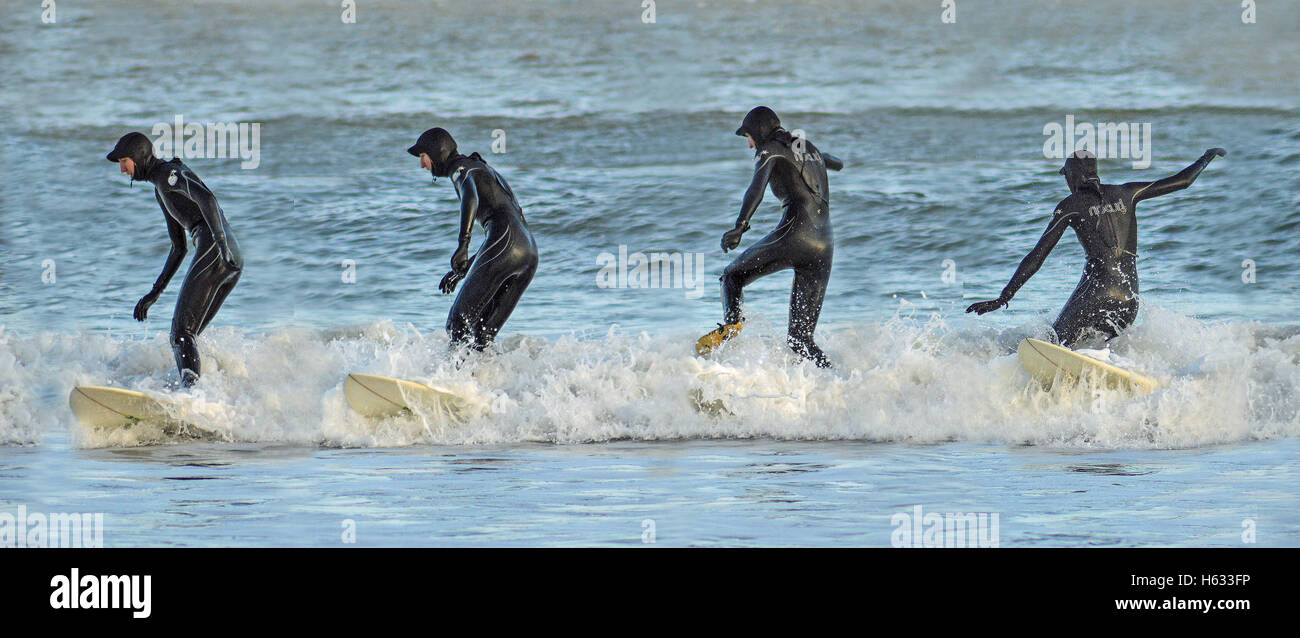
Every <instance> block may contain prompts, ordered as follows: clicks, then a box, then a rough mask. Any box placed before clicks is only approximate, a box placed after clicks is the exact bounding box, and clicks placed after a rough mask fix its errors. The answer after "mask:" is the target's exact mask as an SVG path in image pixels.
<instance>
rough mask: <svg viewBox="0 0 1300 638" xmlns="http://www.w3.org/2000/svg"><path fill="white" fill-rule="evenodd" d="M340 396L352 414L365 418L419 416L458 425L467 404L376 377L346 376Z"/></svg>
mask: <svg viewBox="0 0 1300 638" xmlns="http://www.w3.org/2000/svg"><path fill="white" fill-rule="evenodd" d="M343 396H344V397H346V398H347V400H348V405H350V406H352V409H353V410H355V411H356V412H357V413H358V414H361V415H364V416H368V417H393V416H401V415H409V414H417V413H418V414H420V415H421V416H425V417H437V418H446V419H447V420H448V421H450V422H452V423H457V424H459V423H463V422H464V421H465V418H466V417H467V416H468V414H467V412H468V409H467V408H468V405H467V403H468V402H467V401H466V400H465V399H464V398H463V397H461V396H460V395H459V394H457V393H455V392H452V391H451V390H448V389H446V388H438V387H433V386H429V385H426V384H423V383H419V382H416V381H407V380H405V379H394V378H392V377H382V376H379V375H375V374H361V373H359V372H354V373H352V374H349V375H348V378H347V379H345V380H344V381H343Z"/></svg>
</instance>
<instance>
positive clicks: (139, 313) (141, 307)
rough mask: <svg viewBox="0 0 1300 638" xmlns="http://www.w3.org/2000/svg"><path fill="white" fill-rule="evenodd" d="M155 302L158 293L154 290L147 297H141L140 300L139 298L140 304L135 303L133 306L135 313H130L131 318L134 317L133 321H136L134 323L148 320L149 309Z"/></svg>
mask: <svg viewBox="0 0 1300 638" xmlns="http://www.w3.org/2000/svg"><path fill="white" fill-rule="evenodd" d="M155 301H158V291H156V290H155V291H153V292H150V293H149V294H147V295H145V296H143V297H141V298H140V303H137V304H136V305H135V312H134V313H132V316H134V317H135V320H136V321H144V320H145V319H148V318H149V307H150V306H152V305H153V302H155Z"/></svg>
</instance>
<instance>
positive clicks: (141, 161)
mask: <svg viewBox="0 0 1300 638" xmlns="http://www.w3.org/2000/svg"><path fill="white" fill-rule="evenodd" d="M107 158H108V161H110V162H117V161H120V160H122V159H124V158H130V160H131V161H132V162H135V171H134V172H133V173H132V175H131V179H133V180H144V178H145V176H146V175H148V174H149V169H151V168H153V165H154V163H155V162H157V161H158V159H157V158H156V157H154V154H153V142H151V141H149V138H148V137H147V136H146V135H145V134H144V133H140V132H138V131H132V132H130V133H127V134H126V135H123V136H122V137H121V139H119V140H117V146H114V147H113V150H112V152H110V153H109V154H108V156H107Z"/></svg>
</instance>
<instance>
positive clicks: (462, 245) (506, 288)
mask: <svg viewBox="0 0 1300 638" xmlns="http://www.w3.org/2000/svg"><path fill="white" fill-rule="evenodd" d="M449 166H450V172H451V182H452V184H454V185H455V186H456V192H457V193H458V194H459V195H460V233H459V243H458V246H457V250H456V255H457V257H453V258H452V263H453V266H452V268H453V271H452V273H450V274H448V276H447V278H448V279H449V280H451V283H450V287H451V288H452V289H454V288H455V282H456V281H459V279H460V278H461V277H464V278H465V284H464V286H463V287H462V288H461V289H460V293H459V294H458V295H456V301H455V303H453V304H452V306H451V312H450V314H448V316H447V331H448V332H449V333H450V334H451V339H452V342H453V343H463V344H467V345H470V346H471V347H474V348H476V349H482V348H484V347H486V346H487V345H488V344H490V343H492V340H493V339H495V338H496V335H497V333H498V332H500V331H501V327H502V326H503V325H505V323H506V320H507V319H509V318H510V313H512V312H514V309H515V305H516V304H518V303H519V298H520V296H522V295H523V294H524V289H526V288H527V287H528V284H529V283H531V282H532V280H533V275H534V274H535V273H536V272H537V244H536V243H535V242H534V241H533V233H532V231H530V230H529V229H528V223H527V222H526V221H525V220H524V211H523V209H522V208H521V207H520V206H519V200H517V199H516V198H515V194H514V191H512V190H510V185H509V184H507V183H506V180H505V178H503V177H501V175H500V174H499V173H497V172H496V171H495V170H493V168H492V167H491V166H488V164H487V162H486V161H484V160H483V158H482V157H480V156H479V154H478V153H474V154H472V155H470V156H468V157H466V156H459V157H457V158H455V159H453V160H451V162H450V163H449ZM475 219H477V220H478V221H479V223H480V224H481V225H482V226H483V228H484V229H485V230H487V238H486V239H484V240H483V243H482V244H481V245H480V246H479V250H478V253H476V254H475V255H474V257H472V258H469V260H468V261H469V265H468V272H466V271H465V270H463V269H462V270H460V271H459V272H458V271H457V270H456V268H457V261H458V257H461V256H464V255H466V254H468V250H469V240H470V234H471V231H472V230H473V225H474V220H475ZM461 263H462V264H464V261H461ZM462 268H465V266H464V265H462ZM443 290H444V291H447V292H450V290H449V288H448V286H447V280H444V284H443Z"/></svg>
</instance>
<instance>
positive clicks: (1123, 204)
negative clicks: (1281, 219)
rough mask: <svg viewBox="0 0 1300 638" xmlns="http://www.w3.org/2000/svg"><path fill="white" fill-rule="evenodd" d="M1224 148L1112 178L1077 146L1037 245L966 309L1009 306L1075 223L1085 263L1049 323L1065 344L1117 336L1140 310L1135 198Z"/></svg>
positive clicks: (1194, 169) (1175, 187) (1193, 171)
mask: <svg viewBox="0 0 1300 638" xmlns="http://www.w3.org/2000/svg"><path fill="white" fill-rule="evenodd" d="M1224 155H1227V152H1226V151H1224V150H1223V149H1221V148H1212V149H1210V150H1208V151H1206V152H1205V154H1204V155H1202V156H1201V157H1200V158H1199V159H1197V160H1196V161H1195V162H1192V165H1191V166H1188V167H1187V168H1184V169H1183V170H1181V171H1179V172H1178V173H1177V174H1176V175H1171V176H1169V177H1166V178H1164V179H1159V180H1156V181H1154V182H1129V183H1127V184H1121V185H1115V184H1103V183H1101V178H1100V177H1098V176H1097V158H1096V157H1095V156H1094V155H1093V154H1092V153H1090V152H1088V151H1076V152H1075V153H1074V154H1073V155H1071V156H1070V157H1069V158H1068V159H1066V160H1065V166H1064V167H1063V168H1062V169H1061V171H1060V173H1061V174H1062V175H1064V176H1065V183H1066V185H1067V186H1069V188H1070V195H1069V196H1068V197H1066V198H1065V199H1063V200H1061V203H1059V204H1057V205H1056V211H1055V212H1053V213H1052V219H1051V221H1050V222H1049V223H1048V225H1047V230H1046V231H1045V232H1044V233H1043V236H1042V237H1041V238H1040V239H1039V240H1038V245H1036V246H1034V249H1033V250H1032V251H1030V253H1029V255H1027V256H1026V257H1025V258H1024V259H1023V260H1022V261H1021V262H1020V267H1019V268H1017V269H1016V273H1015V275H1013V276H1012V277H1011V281H1010V283H1008V284H1007V285H1006V288H1004V289H1003V290H1002V294H1001V295H1000V296H999V297H998V298H997V299H993V300H990V301H981V302H979V303H974V304H971V306H970V307H969V308H967V309H966V312H974V313H978V314H981V315H982V314H984V313H987V312H993V311H994V310H997V309H998V308H1001V307H1003V306H1005V305H1007V303H1008V302H1010V301H1011V298H1012V297H1014V296H1015V294H1016V291H1017V290H1020V287H1021V286H1023V285H1024V284H1025V282H1026V281H1029V278H1030V277H1032V276H1033V275H1034V273H1035V272H1038V268H1039V267H1040V266H1042V265H1043V261H1044V260H1045V259H1047V255H1048V253H1050V252H1052V248H1053V247H1055V246H1056V242H1057V241H1058V240H1060V239H1061V235H1062V234H1063V233H1064V232H1065V229H1066V228H1073V229H1074V232H1075V234H1076V235H1077V236H1078V237H1079V243H1081V244H1083V250H1084V253H1085V255H1086V256H1087V262H1086V263H1085V264H1084V267H1083V277H1082V278H1081V279H1080V280H1079V285H1078V287H1076V288H1075V289H1074V294H1073V295H1070V300H1069V301H1067V302H1066V303H1065V308H1064V309H1063V310H1061V314H1060V316H1058V317H1057V318H1056V322H1055V324H1053V326H1052V328H1053V329H1054V330H1055V332H1056V337H1057V339H1058V341H1059V342H1060V344H1061V345H1062V346H1065V347H1067V348H1070V347H1073V346H1074V345H1075V344H1078V343H1080V342H1081V341H1084V340H1085V339H1086V338H1088V337H1089V336H1090V335H1092V334H1098V335H1100V336H1102V337H1104V338H1105V339H1106V340H1109V339H1112V338H1114V337H1116V336H1118V335H1119V333H1120V332H1121V331H1123V330H1124V329H1125V328H1127V327H1128V326H1129V325H1130V324H1132V323H1133V321H1134V319H1136V318H1137V313H1138V273H1137V210H1136V207H1137V203H1138V202H1140V201H1143V200H1147V199H1151V198H1152V197H1159V196H1161V195H1167V194H1169V193H1172V192H1174V191H1180V190H1183V189H1184V188H1187V187H1188V186H1191V185H1192V182H1195V181H1196V177H1197V176H1198V175H1200V174H1201V171H1203V170H1205V167H1206V166H1208V165H1209V164H1210V161H1211V160H1213V159H1214V158H1216V157H1223V156H1224Z"/></svg>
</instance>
